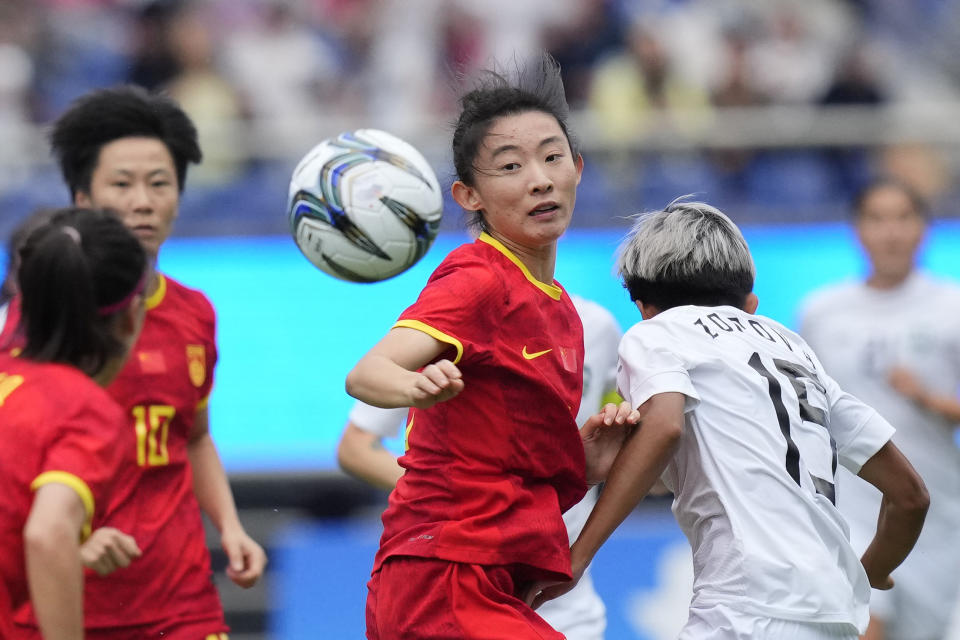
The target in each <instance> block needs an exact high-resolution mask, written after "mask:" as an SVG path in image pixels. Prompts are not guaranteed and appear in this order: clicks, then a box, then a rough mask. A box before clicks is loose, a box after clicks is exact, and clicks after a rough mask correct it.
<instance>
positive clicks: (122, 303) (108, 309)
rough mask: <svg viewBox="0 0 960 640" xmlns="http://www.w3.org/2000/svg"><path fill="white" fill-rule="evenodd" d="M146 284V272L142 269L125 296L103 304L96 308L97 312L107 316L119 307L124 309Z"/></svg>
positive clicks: (118, 309)
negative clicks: (141, 273) (131, 288)
mask: <svg viewBox="0 0 960 640" xmlns="http://www.w3.org/2000/svg"><path fill="white" fill-rule="evenodd" d="M146 286H147V272H146V271H144V272H143V275H142V276H140V281H139V282H138V283H137V286H135V287H134V288H133V291H131V292H130V293H128V294H127V295H126V296H124V297H123V298H121V299H120V300H117V301H116V302H113V303H110V304H105V305H103V306H102V307H100V308H99V309H97V312H98V313H99V314H100V315H101V316H109V315H110V314H112V313H116V312H117V311H120V310H121V309H125V308H126V307H127V305H129V304H130V302H131V301H132V300H133V298H134V297H135V296H137V295H138V294H139V293H142V292H143V290H144V288H145V287H146Z"/></svg>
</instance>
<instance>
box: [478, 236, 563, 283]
mask: <svg viewBox="0 0 960 640" xmlns="http://www.w3.org/2000/svg"><path fill="white" fill-rule="evenodd" d="M487 233H488V234H489V235H490V236H491V237H493V238H496V239H497V241H499V242H500V244H502V245H503V246H505V247H506V248H507V249H509V250H510V252H511V253H512V254H513V255H515V256H516V257H517V259H518V260H520V262H522V263H523V266H525V267H526V268H527V270H528V271H529V272H530V275H532V276H533V277H534V278H536V279H537V280H539V281H540V282H543V283H546V284H553V274H554V270H555V269H556V266H557V242H556V240H554V241H553V242H550V243H549V244H546V245H543V246H541V247H527V246H525V245H521V244H518V243H517V242H514V241H512V240H510V239H508V238H504V237H503V236H501V235H499V234H497V233H496V232H494V231H487Z"/></svg>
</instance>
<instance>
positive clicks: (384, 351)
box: [347, 56, 635, 640]
mask: <svg viewBox="0 0 960 640" xmlns="http://www.w3.org/2000/svg"><path fill="white" fill-rule="evenodd" d="M462 106H463V109H462V112H461V114H460V118H459V121H458V124H457V128H456V131H455V132H454V136H453V152H454V163H455V166H456V169H457V173H458V175H459V180H458V181H457V182H455V183H454V185H453V188H452V191H453V196H454V198H455V199H456V201H457V202H458V203H459V204H460V205H461V206H462V207H463V208H464V209H466V210H467V211H471V212H475V215H476V223H477V225H478V226H479V228H480V231H481V233H480V235H479V238H478V239H477V241H476V242H474V243H472V244H468V245H464V246H461V247H459V248H458V249H455V250H454V251H453V252H451V253H450V255H448V256H447V257H446V259H445V260H444V261H443V262H442V264H441V265H440V266H439V267H438V268H437V270H436V271H434V273H433V275H432V276H431V277H430V280H429V281H428V283H427V285H426V287H425V288H424V290H423V291H422V292H421V294H420V297H419V299H418V300H417V301H416V302H415V303H414V304H413V305H412V306H411V307H409V308H408V309H407V310H406V311H404V312H403V314H401V316H400V319H399V320H398V321H397V323H396V324H395V325H394V327H393V328H392V329H391V330H390V331H389V333H387V335H386V336H385V337H384V338H383V339H382V340H381V341H380V342H379V343H378V344H377V345H376V346H374V347H373V349H371V350H370V352H368V353H367V354H366V355H365V356H364V357H363V358H362V359H361V360H360V361H359V362H358V363H357V365H356V367H355V368H354V369H353V370H352V371H351V372H350V374H349V375H348V377H347V391H348V392H349V393H350V394H351V395H353V396H355V397H356V398H358V399H360V400H363V401H365V402H367V403H369V404H373V405H376V406H382V407H395V406H411V407H414V410H413V411H412V415H411V418H410V421H409V423H408V431H407V436H408V450H407V452H406V454H405V455H404V456H403V457H402V458H400V460H399V462H400V465H401V466H402V467H404V469H405V470H406V471H405V473H404V475H403V477H402V478H401V479H400V481H399V482H398V484H397V487H396V489H395V490H394V491H393V493H392V494H391V496H390V504H389V506H388V508H387V510H386V511H385V512H384V515H383V523H384V532H383V537H382V538H381V542H380V550H379V552H378V553H377V557H376V560H375V562H374V568H373V576H372V578H371V580H370V583H369V585H368V586H369V594H368V598H367V637H368V638H370V639H371V640H389V639H399V638H418V639H430V638H453V637H456V638H538V639H543V638H562V637H563V635H562V634H560V633H558V632H556V631H554V630H553V629H552V628H551V627H550V626H549V625H548V624H547V623H546V622H545V621H544V620H543V619H542V618H540V617H539V616H538V615H537V614H536V613H535V612H534V611H533V610H532V609H531V608H530V607H529V606H527V605H526V604H525V602H524V601H523V600H522V599H521V598H519V597H518V594H522V593H523V591H524V587H525V585H527V584H528V583H530V582H531V581H536V580H543V579H551V578H552V579H566V580H569V579H570V556H569V551H568V540H567V533H566V527H565V525H564V523H563V520H562V518H561V514H562V512H563V511H565V510H566V509H568V508H569V507H571V506H572V505H574V504H575V503H576V502H577V501H579V500H580V498H581V497H583V494H584V492H585V490H586V475H585V469H587V470H589V471H590V472H591V474H592V472H593V466H594V465H593V462H594V459H593V456H592V455H591V456H589V458H590V459H589V460H585V446H584V443H582V442H581V437H580V434H579V433H578V431H577V425H576V421H575V417H576V414H577V410H578V407H579V404H580V393H581V386H582V381H583V373H582V366H583V330H582V327H581V325H580V320H579V317H578V315H577V312H576V310H575V309H574V307H573V304H572V302H571V301H570V298H569V296H568V295H567V293H566V291H564V289H563V288H562V287H561V286H560V285H559V284H558V283H557V282H556V281H554V279H553V271H554V264H555V261H556V250H557V240H558V239H559V237H560V236H561V235H562V234H563V232H564V231H565V230H566V228H567V226H568V225H569V223H570V219H571V216H572V214H573V206H574V202H575V199H576V189H577V184H578V183H579V181H580V174H581V171H582V168H583V160H582V158H581V157H580V155H579V153H577V151H576V150H575V148H574V147H573V146H572V144H571V141H570V136H569V134H568V131H567V126H566V113H567V109H566V101H565V99H564V97H563V85H562V83H561V81H560V75H559V69H558V68H557V66H556V63H555V62H553V60H552V59H551V58H549V57H548V56H544V57H543V58H542V59H540V60H539V64H538V66H537V67H536V68H532V69H530V73H529V74H523V73H521V74H520V78H519V81H518V82H517V83H516V84H515V85H514V84H511V83H510V82H509V81H508V80H507V79H505V78H504V77H503V76H502V75H499V74H495V73H491V74H490V75H489V76H488V78H487V80H486V81H484V82H483V83H481V84H480V85H479V86H478V88H476V89H475V90H473V91H471V92H470V93H468V94H466V95H465V96H464V98H463V99H462ZM628 413H629V408H628V407H626V405H622V406H621V407H617V406H616V405H607V407H606V408H605V410H604V412H603V413H601V414H599V415H598V416H594V417H593V418H591V420H590V421H588V424H589V425H590V426H589V427H587V430H588V431H590V430H591V429H593V428H594V427H596V426H597V425H598V424H600V423H603V422H604V421H606V422H607V423H608V424H610V423H612V422H614V421H616V422H618V423H620V424H623V422H624V420H625V419H626V418H628V417H631V416H628V415H627V414H628ZM633 417H635V416H633ZM605 431H609V432H613V431H616V430H613V429H608V430H605ZM619 431H624V430H623V429H620V430H619ZM596 444H600V443H599V442H596ZM591 453H592V450H591ZM585 462H589V463H590V464H588V465H587V466H586V467H585Z"/></svg>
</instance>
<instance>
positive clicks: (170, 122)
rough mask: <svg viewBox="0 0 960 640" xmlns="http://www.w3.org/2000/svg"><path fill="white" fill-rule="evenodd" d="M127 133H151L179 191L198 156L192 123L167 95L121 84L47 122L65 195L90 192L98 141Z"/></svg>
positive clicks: (89, 96)
mask: <svg viewBox="0 0 960 640" xmlns="http://www.w3.org/2000/svg"><path fill="white" fill-rule="evenodd" d="M131 137H144V138H156V139H157V140H160V141H161V142H162V143H163V144H164V145H166V147H167V149H168V150H169V151H170V155H171V156H172V157H173V164H174V166H175V167H176V170H177V187H178V188H179V189H180V191H181V192H182V191H183V189H184V186H185V185H186V181H187V165H188V164H189V163H191V162H193V163H198V162H200V160H201V159H202V157H203V154H202V153H201V151H200V144H199V142H198V141H197V128H196V127H195V126H194V124H193V121H192V120H190V117H189V116H188V115H187V114H186V113H185V112H184V111H183V109H181V108H180V106H179V105H178V104H177V103H176V102H175V101H174V100H173V99H171V98H169V97H167V96H165V95H161V94H157V93H151V92H149V91H147V90H146V89H144V88H143V87H138V86H136V85H121V86H117V87H110V88H107V89H97V90H95V91H91V92H90V93H87V94H86V95H83V96H81V97H80V98H78V99H77V100H76V101H74V102H73V104H71V105H70V108H69V109H67V111H66V112H64V113H63V115H61V116H60V118H58V119H57V121H56V122H54V124H53V129H52V131H51V133H50V146H51V149H52V150H53V154H54V156H56V158H57V162H58V163H59V164H60V171H61V173H62V174H63V179H64V181H65V182H66V183H67V186H68V187H69V188H70V194H71V196H73V197H76V195H77V193H80V192H83V193H87V192H89V191H90V180H91V178H92V176H93V171H94V169H95V168H96V166H97V162H98V161H99V159H100V150H101V149H102V148H103V146H104V145H106V144H109V143H110V142H113V141H114V140H119V139H121V138H131Z"/></svg>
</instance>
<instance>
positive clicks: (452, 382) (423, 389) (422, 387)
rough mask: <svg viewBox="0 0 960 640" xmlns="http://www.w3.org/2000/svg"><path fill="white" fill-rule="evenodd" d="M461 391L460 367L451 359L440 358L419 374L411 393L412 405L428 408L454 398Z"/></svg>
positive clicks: (461, 377)
mask: <svg viewBox="0 0 960 640" xmlns="http://www.w3.org/2000/svg"><path fill="white" fill-rule="evenodd" d="M461 391H463V376H462V374H461V373H460V369H458V368H457V365H455V364H453V363H452V362H450V361H449V360H438V361H437V362H434V363H433V364H428V365H427V366H425V367H424V368H423V370H422V371H420V372H419V373H418V374H417V378H416V380H415V382H414V386H413V389H412V390H411V393H410V398H411V402H410V406H411V407H416V408H418V409H426V408H427V407H432V406H433V405H435V404H436V403H438V402H443V401H445V400H449V399H450V398H453V397H454V396H456V395H457V394H458V393H460V392H461Z"/></svg>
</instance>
